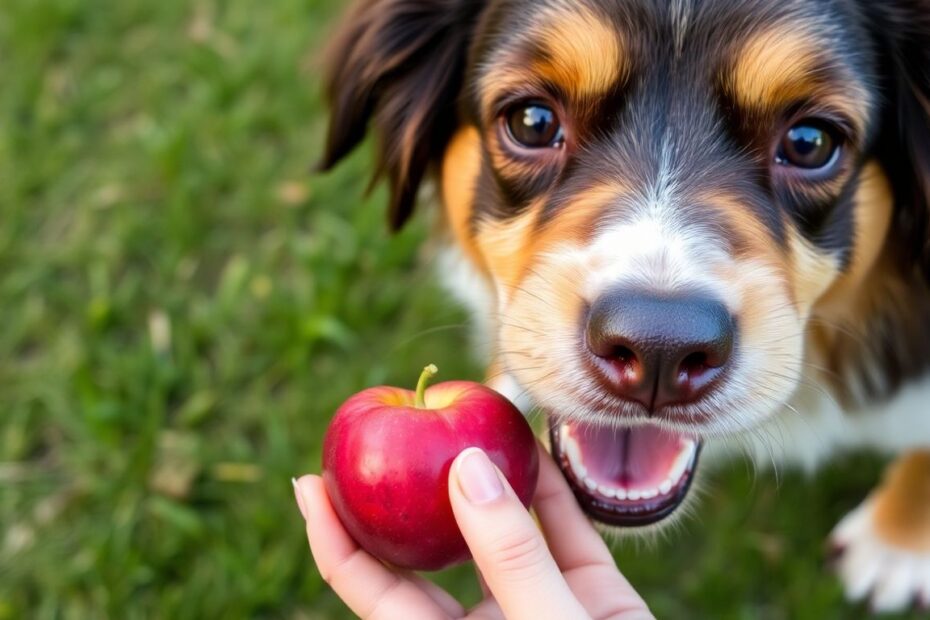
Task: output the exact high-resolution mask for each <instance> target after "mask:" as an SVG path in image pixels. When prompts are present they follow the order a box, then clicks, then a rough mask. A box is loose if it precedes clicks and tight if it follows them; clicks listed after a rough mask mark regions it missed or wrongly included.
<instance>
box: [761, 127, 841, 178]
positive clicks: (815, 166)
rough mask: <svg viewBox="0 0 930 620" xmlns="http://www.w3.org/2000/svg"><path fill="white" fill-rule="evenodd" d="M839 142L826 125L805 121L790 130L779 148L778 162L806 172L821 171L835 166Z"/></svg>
mask: <svg viewBox="0 0 930 620" xmlns="http://www.w3.org/2000/svg"><path fill="white" fill-rule="evenodd" d="M838 151H839V140H837V138H836V137H835V134H834V132H832V131H831V130H830V129H829V128H828V127H827V126H826V124H824V123H822V122H820V121H817V120H804V121H801V122H799V123H797V124H795V125H793V126H792V127H791V128H789V129H788V131H786V132H785V135H784V136H782V139H781V143H780V144H779V146H778V154H777V155H776V161H777V162H778V163H779V164H783V165H786V166H795V167H797V168H804V169H805V170H820V169H822V168H826V167H827V166H829V165H831V164H833V163H834V162H835V161H836V159H837V157H836V154H837V152H838Z"/></svg>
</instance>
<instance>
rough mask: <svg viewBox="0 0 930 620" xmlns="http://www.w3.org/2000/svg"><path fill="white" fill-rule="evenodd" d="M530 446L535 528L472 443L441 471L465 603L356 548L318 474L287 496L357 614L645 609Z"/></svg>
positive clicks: (559, 614) (630, 614)
mask: <svg viewBox="0 0 930 620" xmlns="http://www.w3.org/2000/svg"><path fill="white" fill-rule="evenodd" d="M539 450H540V471H539V484H538V487H537V490H536V496H535V498H534V500H533V507H534V509H535V510H536V515H537V517H538V518H539V522H540V524H541V526H542V532H540V530H539V529H538V528H537V527H536V524H535V523H534V521H533V518H532V517H531V516H530V514H529V512H528V511H527V510H526V509H525V508H524V507H523V505H522V504H521V503H520V501H519V499H517V497H516V495H515V494H514V492H513V490H512V489H511V488H510V485H509V484H508V483H507V480H506V478H504V476H503V475H502V474H501V473H500V471H499V470H498V469H497V468H496V467H495V466H494V465H493V464H492V463H491V461H490V460H489V459H488V458H487V456H486V455H485V454H484V453H483V452H482V451H480V450H478V449H477V448H469V449H467V450H464V451H463V452H462V453H461V454H459V456H458V457H457V458H456V460H455V461H454V462H453V464H452V468H451V469H450V471H449V499H450V500H451V502H452V509H453V512H454V513H455V518H456V521H457V522H458V525H459V528H460V529H461V531H462V535H463V536H464V538H465V541H466V542H467V543H468V547H469V549H470V550H471V552H472V556H473V557H474V561H475V564H476V567H477V570H478V572H479V579H481V582H482V583H481V585H482V589H483V591H484V593H485V598H484V600H482V601H481V602H480V603H479V604H478V605H476V606H475V607H473V608H472V609H471V610H465V609H464V608H463V607H462V606H461V605H460V604H459V602H458V601H456V600H455V599H454V598H453V597H452V596H451V595H449V593H448V592H446V591H445V590H443V589H442V588H440V587H439V586H437V585H436V584H434V583H432V582H430V581H428V580H426V579H424V578H423V577H420V576H419V575H417V574H415V573H412V572H409V571H400V570H396V569H392V568H388V567H387V566H385V565H384V564H382V563H381V562H380V561H379V560H377V559H375V558H374V557H372V556H371V555H369V554H368V553H367V552H366V551H365V550H364V549H362V548H360V547H359V546H358V545H357V544H356V543H355V541H354V540H352V538H351V537H350V536H349V534H348V533H347V532H346V531H345V529H344V528H343V526H342V524H341V523H340V521H339V518H338V517H337V516H336V513H335V512H334V511H333V507H332V505H331V504H330V501H329V498H328V496H327V495H326V491H325V489H324V487H323V480H322V479H321V478H320V477H319V476H303V477H302V478H300V480H298V481H295V491H296V493H297V503H298V505H299V507H300V511H301V514H303V516H304V519H305V520H306V522H307V537H308V539H309V541H310V550H311V552H312V553H313V557H314V559H315V560H316V563H317V567H318V569H319V571H320V574H321V575H322V576H323V579H324V580H326V582H327V583H328V584H329V585H330V586H332V588H333V590H335V592H336V594H338V595H339V596H340V597H341V598H342V600H343V601H345V603H346V604H347V605H348V606H349V607H350V608H351V609H352V611H354V612H355V613H356V614H358V615H359V616H360V617H362V618H364V619H365V620H368V619H378V618H384V619H394V618H405V619H411V620H420V619H427V618H429V619H432V618H443V619H446V618H471V619H502V618H507V619H508V620H524V619H525V620H542V619H546V618H553V619H558V620H565V619H574V618H598V619H600V618H605V619H606V618H611V619H613V620H644V619H647V618H652V617H653V616H652V614H651V613H650V612H649V610H648V608H647V607H646V604H645V603H644V602H643V600H642V599H641V598H640V597H639V595H638V594H637V593H636V592H635V591H634V590H633V588H632V587H631V586H630V584H629V583H628V582H627V580H626V579H625V578H624V577H623V575H621V574H620V572H619V570H618V569H617V567H616V565H615V564H614V560H613V557H612V556H611V555H610V552H609V551H608V549H607V546H606V545H605V544H604V541H603V540H602V539H601V537H600V535H599V534H598V533H597V531H596V530H595V529H594V527H593V526H592V525H591V523H590V522H589V521H588V519H587V517H586V516H585V515H584V513H583V512H582V511H581V508H580V507H579V506H578V504H577V502H576V501H575V498H574V496H573V495H572V492H571V490H570V489H569V487H568V485H567V483H566V482H565V480H564V479H563V478H562V474H561V472H559V470H558V467H557V466H556V464H555V462H554V461H553V460H552V458H551V457H550V456H549V454H548V453H547V452H546V451H545V450H544V449H542V447H540V448H539ZM544 535H545V537H546V538H544V537H543V536H544ZM546 539H548V541H547V540H546ZM547 542H548V544H547Z"/></svg>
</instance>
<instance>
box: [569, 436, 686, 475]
mask: <svg viewBox="0 0 930 620" xmlns="http://www.w3.org/2000/svg"><path fill="white" fill-rule="evenodd" d="M568 432H569V434H570V435H571V436H572V438H573V439H574V440H575V441H576V442H577V443H578V447H579V448H581V461H582V463H583V464H584V466H585V468H586V469H587V471H588V475H589V476H590V477H591V478H593V479H594V480H596V481H598V482H601V483H606V484H609V485H613V486H622V487H624V488H656V487H658V486H659V485H660V484H662V482H663V481H664V480H665V479H666V478H667V477H668V475H669V472H670V471H671V469H672V465H673V464H674V463H675V459H676V457H677V456H678V455H679V454H680V453H681V451H682V450H683V449H684V447H685V442H686V441H687V439H688V438H687V437H685V436H683V435H679V434H677V433H673V432H670V431H666V430H663V429H660V428H658V427H655V426H636V427H633V428H627V429H615V428H608V427H604V426H593V425H592V426H588V425H583V426H582V425H576V424H572V425H570V426H569V428H568Z"/></svg>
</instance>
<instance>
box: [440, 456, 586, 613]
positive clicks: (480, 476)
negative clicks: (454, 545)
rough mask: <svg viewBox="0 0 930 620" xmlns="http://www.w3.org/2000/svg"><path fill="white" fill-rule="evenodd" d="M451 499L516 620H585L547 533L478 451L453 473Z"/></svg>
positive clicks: (460, 460) (503, 605)
mask: <svg viewBox="0 0 930 620" xmlns="http://www.w3.org/2000/svg"><path fill="white" fill-rule="evenodd" d="M449 498H450V500H451V502H452V510H453V512H454V513H455V518H456V521H457V522H458V524H459V528H460V529H461V530H462V535H463V536H464V537H465V540H466V542H468V546H469V548H470V549H471V552H472V555H473V557H474V559H475V563H476V564H477V565H478V569H479V570H480V571H481V574H482V575H483V576H484V579H485V581H486V582H487V585H488V588H489V589H490V590H491V592H492V593H493V594H494V598H495V600H496V601H497V603H498V605H499V606H500V609H501V610H502V611H503V613H504V616H505V617H507V618H508V619H510V620H522V619H533V620H535V619H543V618H584V617H586V616H587V613H586V612H585V610H584V608H583V607H582V605H581V604H580V603H579V602H578V600H577V599H576V598H575V597H574V595H573V594H572V592H571V590H570V589H569V587H568V584H566V582H565V579H563V578H562V574H561V571H560V570H559V568H558V566H557V565H556V563H555V560H554V559H553V558H552V555H551V554H550V553H549V549H548V548H547V547H546V542H545V540H543V537H542V533H541V532H540V531H539V529H537V527H536V524H535V523H534V522H533V519H532V518H531V517H530V514H529V512H527V510H526V509H525V508H524V507H523V505H522V504H521V503H520V500H519V499H518V498H517V496H516V495H515V494H514V492H513V489H511V488H510V485H509V484H508V483H507V481H506V479H505V478H504V476H503V475H501V474H500V472H499V471H498V470H497V468H496V467H494V465H493V464H492V463H491V461H490V460H489V459H488V457H487V455H485V454H484V452H482V451H481V450H478V449H477V448H469V449H467V450H464V451H463V452H462V453H461V454H460V455H459V456H458V457H457V458H456V460H455V461H454V462H453V464H452V468H451V470H450V472H449Z"/></svg>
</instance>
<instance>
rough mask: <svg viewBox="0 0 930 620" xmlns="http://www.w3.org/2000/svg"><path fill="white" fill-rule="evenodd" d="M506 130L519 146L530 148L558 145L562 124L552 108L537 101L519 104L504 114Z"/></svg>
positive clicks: (560, 142) (561, 139)
mask: <svg viewBox="0 0 930 620" xmlns="http://www.w3.org/2000/svg"><path fill="white" fill-rule="evenodd" d="M505 120H506V123H507V131H508V132H509V133H510V137H511V138H512V139H513V140H514V141H515V142H516V143H517V144H519V145H520V146H524V147H526V148H531V149H539V148H547V147H560V146H561V145H562V142H563V137H562V126H561V125H560V123H559V118H558V116H556V114H555V112H553V111H552V108H549V107H547V106H545V105H542V104H539V103H529V104H521V105H518V106H516V107H514V108H512V109H511V110H510V111H509V112H508V113H507V115H506V118H505Z"/></svg>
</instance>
